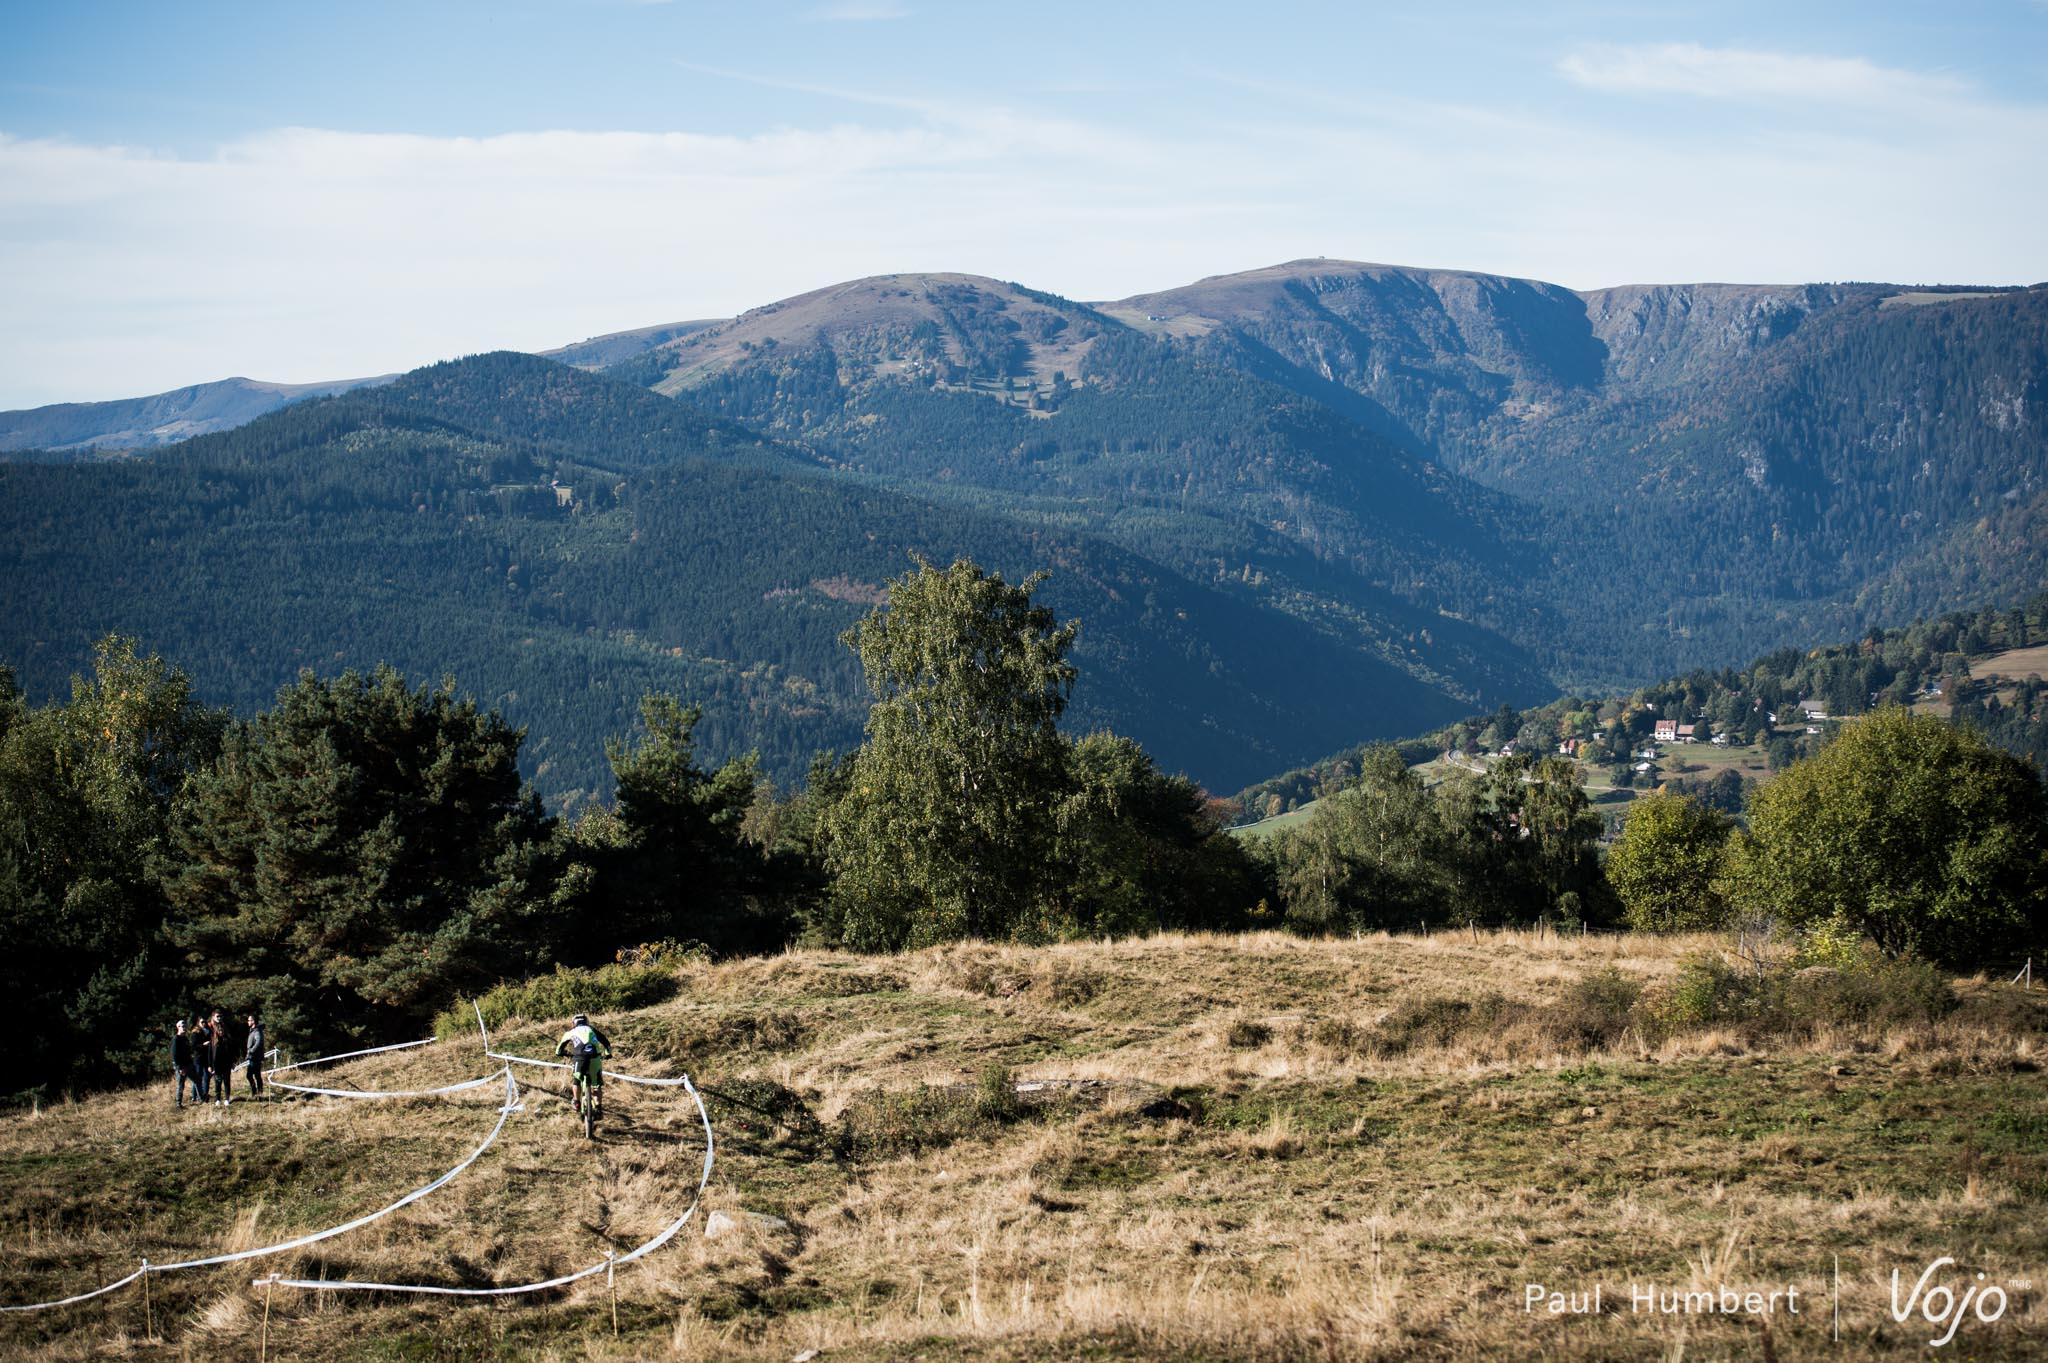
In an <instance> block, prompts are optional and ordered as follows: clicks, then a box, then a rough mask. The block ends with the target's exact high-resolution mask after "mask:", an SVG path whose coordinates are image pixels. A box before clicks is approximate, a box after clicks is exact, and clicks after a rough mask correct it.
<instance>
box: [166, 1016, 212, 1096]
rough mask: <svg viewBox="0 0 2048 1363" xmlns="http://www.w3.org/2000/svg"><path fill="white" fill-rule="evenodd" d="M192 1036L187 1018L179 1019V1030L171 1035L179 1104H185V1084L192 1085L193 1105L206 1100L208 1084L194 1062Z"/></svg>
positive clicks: (172, 1060) (172, 1064)
mask: <svg viewBox="0 0 2048 1363" xmlns="http://www.w3.org/2000/svg"><path fill="white" fill-rule="evenodd" d="M193 1054H194V1053H193V1050H192V1038H191V1037H190V1036H189V1035H188V1034H187V1033H186V1031H185V1019H183V1018H179V1019H178V1027H177V1031H176V1032H174V1033H173V1034H172V1036H171V1072H172V1073H173V1074H175V1075H177V1076H178V1106H179V1107H183V1106H185V1085H186V1084H188V1083H189V1084H191V1085H192V1105H193V1106H194V1107H197V1106H199V1104H201V1103H203V1102H205V1101H206V1084H205V1081H204V1080H202V1079H201V1078H200V1077H199V1070H198V1067H197V1066H196V1065H195V1064H194V1063H193Z"/></svg>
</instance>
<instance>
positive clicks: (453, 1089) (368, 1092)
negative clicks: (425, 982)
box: [263, 1037, 498, 1098]
mask: <svg viewBox="0 0 2048 1363" xmlns="http://www.w3.org/2000/svg"><path fill="white" fill-rule="evenodd" d="M433 1044H434V1038H433V1037H428V1038H427V1039H426V1040H425V1041H401V1042H399V1043H398V1044H397V1045H395V1046H372V1047H370V1049H368V1050H366V1051H344V1052H342V1053H341V1054H340V1055H318V1056H315V1057H313V1058H312V1059H311V1060H301V1061H299V1062H298V1063H297V1064H295V1065H279V1066H278V1067H277V1068H276V1069H273V1070H265V1071H264V1072H263V1077H264V1079H265V1081H266V1082H267V1083H269V1084H270V1085H271V1087H273V1088H281V1089H288V1090H290V1091H291V1092H293V1093H317V1094H321V1095H324V1096H325V1097H328V1098H435V1097H439V1096H440V1095H441V1094H444V1093H461V1092H462V1091H463V1090H464V1089H474V1088H482V1087H483V1086H484V1085H485V1084H489V1083H493V1082H495V1081H496V1080H497V1078H498V1076H497V1075H495V1074H487V1075H485V1076H484V1077H483V1078H481V1079H471V1080H469V1081H467V1082H466V1083H461V1084H446V1085H443V1086H442V1087H440V1088H435V1089H323V1088H315V1087H313V1086H312V1085H310V1084H287V1083H286V1082H285V1081H284V1080H282V1079H277V1078H274V1077H273V1076H275V1075H280V1074H283V1073H284V1072H285V1071H287V1070H302V1069H305V1068H307V1067H308V1066H310V1065H326V1064H330V1063H332V1062H333V1061H336V1060H353V1059H355V1058H356V1057H357V1056H359V1055H381V1054H383V1053H384V1052H386V1051H404V1050H410V1049H411V1048H412V1047H414V1046H431V1045H433ZM272 1054H273V1055H274V1054H276V1052H274V1051H273V1052H272Z"/></svg>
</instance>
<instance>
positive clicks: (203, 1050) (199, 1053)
mask: <svg viewBox="0 0 2048 1363" xmlns="http://www.w3.org/2000/svg"><path fill="white" fill-rule="evenodd" d="M189 1035H190V1037H191V1039H192V1074H193V1077H194V1078H195V1079H197V1080H198V1082H199V1101H200V1102H202V1103H203V1102H206V1101H207V1100H208V1098H209V1097H210V1096H211V1095H212V1093H213V1059H212V1056H213V1028H212V1027H210V1026H208V1025H207V1022H206V1017H205V1015H204V1014H200V1015H199V1016H197V1017H195V1018H194V1019H193V1021H192V1030H191V1032H190V1033H189Z"/></svg>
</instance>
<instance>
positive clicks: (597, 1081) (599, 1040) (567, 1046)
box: [555, 1013, 612, 1121]
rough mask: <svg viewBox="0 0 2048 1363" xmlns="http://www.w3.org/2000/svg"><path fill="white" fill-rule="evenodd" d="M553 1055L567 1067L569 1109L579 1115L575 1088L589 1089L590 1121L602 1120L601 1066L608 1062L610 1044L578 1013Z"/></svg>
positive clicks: (602, 1079)
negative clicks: (560, 1057)
mask: <svg viewBox="0 0 2048 1363" xmlns="http://www.w3.org/2000/svg"><path fill="white" fill-rule="evenodd" d="M555 1054H556V1055H561V1056H567V1057H568V1059H569V1065H570V1071H571V1072H570V1076H569V1105H570V1106H571V1107H573V1108H575V1109H576V1111H577V1114H578V1115H579V1116H580V1115H581V1114H582V1111H583V1109H582V1106H581V1105H580V1103H579V1102H578V1098H577V1092H576V1089H577V1086H578V1085H579V1084H588V1085H589V1086H590V1117H591V1120H592V1121H596V1120H597V1119H599V1118H601V1117H603V1116H604V1062H605V1061H607V1060H609V1059H611V1055H612V1043H611V1042H610V1041H608V1040H606V1038H605V1034H604V1033H603V1032H600V1031H598V1030H597V1028H595V1027H593V1026H591V1025H590V1019H589V1018H588V1017H586V1016H584V1015H583V1014H582V1013H578V1014H577V1015H576V1016H575V1017H574V1018H571V1019H570V1021H569V1030H568V1031H566V1032H564V1033H562V1040H561V1042H560V1043H559V1044H558V1045H557V1046H556V1047H555Z"/></svg>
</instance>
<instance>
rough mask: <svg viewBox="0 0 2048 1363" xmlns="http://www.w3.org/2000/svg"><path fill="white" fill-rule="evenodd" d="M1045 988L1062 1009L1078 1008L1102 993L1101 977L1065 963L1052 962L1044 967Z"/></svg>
mask: <svg viewBox="0 0 2048 1363" xmlns="http://www.w3.org/2000/svg"><path fill="white" fill-rule="evenodd" d="M1045 988H1046V993H1047V995H1048V996H1050V997H1051V999H1052V1001H1053V1002H1054V1003H1056V1004H1058V1005H1059V1006H1060V1007H1062V1008H1078V1007H1080V1006H1081V1005H1082V1004H1084V1003H1087V1002H1089V1001H1090V1000H1092V999H1093V998H1094V997H1095V996H1096V995H1097V994H1100V993H1101V992H1102V976H1101V975H1099V974H1097V973H1096V972H1094V971H1092V970H1084V969H1082V968H1080V967H1079V966H1076V965H1073V964H1072V963H1070V962H1067V961H1061V960H1054V961H1053V962H1052V963H1051V964H1050V965H1048V966H1047V967H1046V978H1045Z"/></svg>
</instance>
